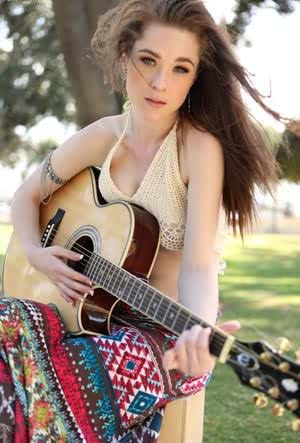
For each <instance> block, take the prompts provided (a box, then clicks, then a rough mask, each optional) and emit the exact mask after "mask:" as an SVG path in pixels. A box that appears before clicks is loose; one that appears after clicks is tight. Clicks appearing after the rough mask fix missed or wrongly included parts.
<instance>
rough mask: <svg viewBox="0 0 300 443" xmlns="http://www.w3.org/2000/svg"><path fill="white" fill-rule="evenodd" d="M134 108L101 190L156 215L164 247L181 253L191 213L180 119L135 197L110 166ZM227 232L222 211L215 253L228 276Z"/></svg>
mask: <svg viewBox="0 0 300 443" xmlns="http://www.w3.org/2000/svg"><path fill="white" fill-rule="evenodd" d="M130 113H131V109H129V111H128V115H127V121H126V124H125V127H124V129H123V132H122V134H121V136H120V138H119V139H118V141H117V142H116V144H115V145H114V146H113V147H112V149H111V150H110V152H109V154H108V155H107V157H106V159H105V161H104V163H103V165H102V169H101V174H100V177H99V188H100V190H101V194H102V195H103V197H104V199H105V200H106V201H107V202H112V201H116V200H126V201H128V202H129V203H136V204H138V205H140V206H142V207H143V208H144V209H146V210H147V211H149V212H150V213H151V214H153V215H154V216H155V217H156V219H157V220H158V222H159V225H160V231H161V246H163V247H164V248H166V249H169V250H173V251H178V250H180V249H182V248H183V244H184V232H185V224H186V214H187V187H186V185H185V184H184V182H183V181H182V178H181V175H180V170H179V162H178V152H177V134H176V128H177V124H178V119H177V120H176V122H175V123H174V125H173V127H172V128H171V130H170V131H169V133H168V134H167V135H166V137H165V138H164V140H163V141H162V143H161V145H160V147H159V149H158V151H157V152H156V154H155V156H154V158H153V160H152V162H151V164H150V166H149V168H148V170H147V172H146V174H145V176H144V178H143V180H142V182H141V184H140V186H139V187H138V189H137V190H136V192H135V193H134V194H133V195H132V196H128V195H126V194H123V192H122V191H120V189H118V188H117V186H116V185H115V183H114V182H113V180H112V178H111V175H110V164H111V159H112V156H113V153H114V151H115V149H116V148H117V146H118V145H119V143H120V142H121V140H122V139H123V137H124V134H125V132H126V129H127V126H128V122H129V118H130ZM227 235H228V233H227V231H226V227H225V223H224V213H223V211H222V208H221V209H220V217H219V226H218V230H217V235H216V240H215V247H214V250H215V251H216V252H217V254H218V259H219V267H218V273H219V274H224V270H225V268H226V263H225V261H224V260H223V259H222V254H223V251H224V245H225V241H226V239H227Z"/></svg>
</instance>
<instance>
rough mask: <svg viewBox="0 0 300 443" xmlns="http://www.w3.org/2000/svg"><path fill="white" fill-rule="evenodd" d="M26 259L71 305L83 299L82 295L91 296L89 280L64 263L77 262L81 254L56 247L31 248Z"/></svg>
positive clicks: (91, 290)
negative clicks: (66, 260)
mask: <svg viewBox="0 0 300 443" xmlns="http://www.w3.org/2000/svg"><path fill="white" fill-rule="evenodd" d="M28 259H29V262H30V264H31V265H32V266H33V267H34V268H35V269H36V270H37V271H39V272H42V273H43V274H45V275H46V276H47V277H48V278H49V279H50V280H51V281H52V282H53V283H54V284H55V286H56V287H57V289H58V291H59V293H60V295H61V296H62V297H63V298H64V299H65V300H66V301H67V302H69V303H71V304H72V305H74V303H75V301H76V300H81V299H83V298H84V297H83V294H86V293H89V294H91V295H93V289H92V282H91V280H90V279H89V278H88V277H86V276H85V275H83V274H80V273H79V272H77V271H75V270H74V269H72V268H71V267H70V266H68V265H67V264H66V263H65V262H64V259H68V260H73V261H79V260H81V259H82V256H81V254H78V253H77V252H74V251H70V250H69V249H65V248H63V247H61V246H57V245H55V246H49V247H47V248H42V247H33V248H32V249H31V250H30V252H29V253H28Z"/></svg>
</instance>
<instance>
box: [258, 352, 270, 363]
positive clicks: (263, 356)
mask: <svg viewBox="0 0 300 443" xmlns="http://www.w3.org/2000/svg"><path fill="white" fill-rule="evenodd" d="M259 358H260V360H261V361H263V362H265V363H268V362H270V361H271V360H272V353H271V352H262V353H261V354H260V356H259Z"/></svg>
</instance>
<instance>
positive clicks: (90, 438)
mask: <svg viewBox="0 0 300 443" xmlns="http://www.w3.org/2000/svg"><path fill="white" fill-rule="evenodd" d="M175 339H176V337H175V336H172V335H169V333H167V332H166V331H163V330H159V329H155V330H154V329H153V328H152V329H150V328H147V327H145V328H143V327H141V328H139V329H137V328H136V327H124V326H122V327H121V326H120V325H116V324H115V325H113V328H112V334H111V335H109V336H108V335H107V336H106V335H103V336H100V337H92V336H87V335H83V336H72V335H70V334H68V333H67V331H66V329H65V327H64V324H63V323H62V320H61V318H60V316H59V315H58V313H57V311H56V310H55V308H54V307H50V306H49V305H44V304H42V303H36V302H30V301H28V300H20V299H12V298H1V299H0V441H1V442H3V443H8V442H9V443H13V442H14V443H27V442H32V443H50V442H53V443H65V442H69V443H77V442H78V443H79V442H80V443H81V442H87V443H95V442H112V443H125V442H126V443H129V442H143V443H154V442H156V441H157V439H158V436H159V430H160V427H161V423H162V418H163V412H164V406H165V405H166V404H167V403H168V402H169V401H172V400H174V399H176V398H179V397H185V396H187V395H190V394H193V393H196V392H198V391H200V390H201V389H203V388H205V387H206V386H207V384H208V382H209V380H210V376H211V373H206V374H204V375H203V376H202V377H198V378H192V377H187V376H184V375H183V374H182V373H180V372H179V371H170V372H167V371H164V370H163V367H162V355H163V352H164V350H166V349H168V348H169V347H171V346H173V345H174V343H175Z"/></svg>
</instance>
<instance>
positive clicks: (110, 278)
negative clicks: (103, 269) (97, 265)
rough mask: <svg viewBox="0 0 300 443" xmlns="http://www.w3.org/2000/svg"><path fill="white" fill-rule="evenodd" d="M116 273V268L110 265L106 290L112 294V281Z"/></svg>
mask: <svg viewBox="0 0 300 443" xmlns="http://www.w3.org/2000/svg"><path fill="white" fill-rule="evenodd" d="M111 271H112V272H111ZM115 272H116V269H115V266H114V265H113V264H112V263H109V269H108V271H107V274H108V275H107V280H106V289H107V290H108V291H109V292H111V290H112V287H113V285H112V286H111V288H110V285H111V281H113V276H114V273H115Z"/></svg>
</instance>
